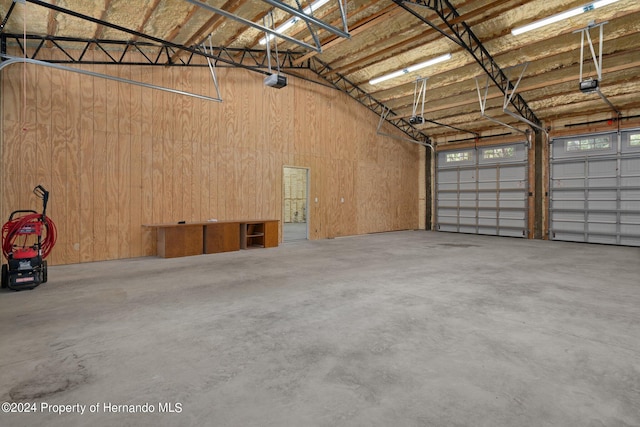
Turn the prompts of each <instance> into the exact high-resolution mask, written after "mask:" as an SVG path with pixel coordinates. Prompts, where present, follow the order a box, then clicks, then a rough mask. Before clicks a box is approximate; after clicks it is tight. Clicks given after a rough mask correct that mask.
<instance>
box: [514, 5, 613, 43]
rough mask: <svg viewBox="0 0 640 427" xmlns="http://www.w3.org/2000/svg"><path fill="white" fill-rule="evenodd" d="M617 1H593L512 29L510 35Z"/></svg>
mask: <svg viewBox="0 0 640 427" xmlns="http://www.w3.org/2000/svg"><path fill="white" fill-rule="evenodd" d="M617 1H618V0H599V1H594V2H593V3H589V4H587V5H584V6H580V7H576V8H575V9H570V10H567V11H565V12H562V13H558V14H557V15H553V16H550V17H548V18H544V19H541V20H540V21H536V22H532V23H531V24H527V25H524V26H522V27H518V28H514V29H513V30H511V34H513V35H514V36H517V35H520V34H522V33H526V32H527V31H531V30H536V29H538V28H540V27H544V26H545V25H549V24H553V23H556V22H559V21H562V20H565V19H569V18H571V17H572V16H577V15H580V14H581V13H584V12H589V11H591V10H594V9H598V8H600V7H603V6H607V5H610V4H611V3H615V2H617Z"/></svg>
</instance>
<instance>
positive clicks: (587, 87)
mask: <svg viewBox="0 0 640 427" xmlns="http://www.w3.org/2000/svg"><path fill="white" fill-rule="evenodd" d="M607 22H608V21H604V22H601V23H599V24H594V23H590V24H589V25H588V26H587V27H585V28H582V29H581V30H576V31H574V33H578V32H579V33H581V40H580V86H579V87H580V91H581V92H584V93H594V92H595V93H597V94H598V95H599V96H600V98H602V100H603V101H604V102H606V103H607V105H608V106H609V107H611V109H612V110H613V111H615V113H616V115H617V116H618V117H620V115H621V113H620V111H619V110H618V109H617V108H616V107H614V106H613V104H612V103H611V101H609V100H608V99H607V97H606V96H604V94H603V93H602V92H601V91H600V82H601V81H602V44H603V43H604V37H603V34H604V31H603V26H604V24H606V23H607ZM596 27H598V28H599V29H600V41H599V49H598V54H597V55H596V51H595V49H594V48H593V40H592V39H591V29H592V28H596ZM585 36H586V39H587V43H589V50H590V51H591V59H593V65H594V67H595V69H596V74H597V75H598V78H597V79H595V80H594V79H593V78H591V77H589V78H584V76H583V74H582V70H583V65H584V43H585Z"/></svg>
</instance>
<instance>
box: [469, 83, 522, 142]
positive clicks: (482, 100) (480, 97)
mask: <svg viewBox="0 0 640 427" xmlns="http://www.w3.org/2000/svg"><path fill="white" fill-rule="evenodd" d="M475 80H476V90H477V91H478V101H479V102H480V116H481V117H482V118H484V119H487V120H491V121H492V122H495V123H498V124H499V125H502V126H505V127H508V128H509V129H512V130H515V131H517V132H522V133H525V131H523V130H521V129H518V128H517V127H515V126H511V125H510V124H508V123H505V122H503V121H500V120H498V119H496V118H493V117H491V116H488V115H487V114H485V110H486V106H487V94H488V93H489V76H487V79H486V82H485V85H484V95H482V94H481V93H480V84H479V83H478V77H476V78H475Z"/></svg>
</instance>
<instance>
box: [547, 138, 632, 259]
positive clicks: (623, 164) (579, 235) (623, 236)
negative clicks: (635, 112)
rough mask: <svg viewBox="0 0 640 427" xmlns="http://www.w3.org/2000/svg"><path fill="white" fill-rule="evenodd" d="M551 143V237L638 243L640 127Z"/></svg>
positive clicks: (575, 240)
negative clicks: (638, 128) (639, 128)
mask: <svg viewBox="0 0 640 427" xmlns="http://www.w3.org/2000/svg"><path fill="white" fill-rule="evenodd" d="M552 144H553V147H552V149H551V185H550V215H549V217H550V224H549V233H550V238H551V239H554V240H567V241H574V242H589V243H607V244H614V245H629V246H640V130H632V131H624V132H621V133H620V134H618V133H606V134H597V135H595V134H592V135H580V136H575V137H568V138H559V139H555V140H553V142H552Z"/></svg>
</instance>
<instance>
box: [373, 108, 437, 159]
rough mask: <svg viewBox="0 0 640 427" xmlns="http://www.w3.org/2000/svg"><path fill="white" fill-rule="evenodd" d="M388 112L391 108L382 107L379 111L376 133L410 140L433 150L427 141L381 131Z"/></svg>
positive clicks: (401, 139)
mask: <svg viewBox="0 0 640 427" xmlns="http://www.w3.org/2000/svg"><path fill="white" fill-rule="evenodd" d="M390 112H391V108H387V107H382V112H381V113H380V120H379V121H378V127H377V128H376V134H378V135H381V136H388V137H389V138H394V139H398V140H400V141H406V142H411V143H414V144H418V145H422V146H424V147H429V148H430V149H431V151H435V149H434V148H433V145H431V144H430V143H428V142H424V141H418V140H415V139H409V138H403V137H401V136H397V135H392V134H390V133H385V132H382V131H381V129H382V124H383V123H384V122H385V121H386V120H387V116H389V113H390Z"/></svg>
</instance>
